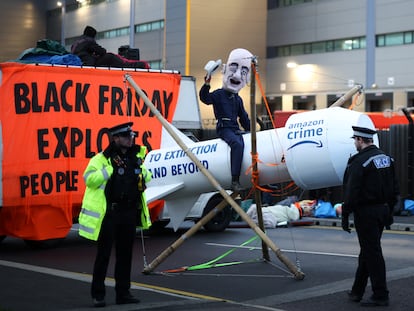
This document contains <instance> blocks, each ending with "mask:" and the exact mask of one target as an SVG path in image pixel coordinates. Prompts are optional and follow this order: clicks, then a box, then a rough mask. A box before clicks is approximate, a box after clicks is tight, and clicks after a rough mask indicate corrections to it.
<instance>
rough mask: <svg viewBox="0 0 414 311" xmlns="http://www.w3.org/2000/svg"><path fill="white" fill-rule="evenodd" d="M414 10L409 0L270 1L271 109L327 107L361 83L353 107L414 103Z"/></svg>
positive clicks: (393, 106) (396, 107)
mask: <svg viewBox="0 0 414 311" xmlns="http://www.w3.org/2000/svg"><path fill="white" fill-rule="evenodd" d="M413 10H414V2H413V1H410V0H398V1H397V0H366V1H360V0H302V1H300V0H297V1H293V0H280V1H277V0H269V1H268V16H267V40H266V42H267V77H266V78H267V98H268V100H269V102H270V103H271V105H272V107H273V109H278V110H292V109H319V108H325V107H328V106H330V105H331V104H332V103H333V102H335V101H336V100H337V98H338V97H339V96H341V95H342V94H344V93H345V92H347V91H348V90H349V89H350V88H352V86H354V85H355V84H362V85H363V87H364V89H365V98H364V100H363V101H361V102H360V103H359V105H357V106H355V110H359V111H386V110H388V111H389V110H392V111H398V110H399V109H400V108H402V107H412V106H413V102H414V92H413V91H414V76H413V75H412V68H413V67H414V57H413V56H414V26H413V23H412V18H411V16H410V12H412V11H413ZM287 64H289V66H288V65H287ZM348 104H349V103H348Z"/></svg>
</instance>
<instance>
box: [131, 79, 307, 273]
mask: <svg viewBox="0 0 414 311" xmlns="http://www.w3.org/2000/svg"><path fill="white" fill-rule="evenodd" d="M125 80H126V81H128V82H129V83H130V84H131V86H132V87H133V88H134V89H135V91H136V92H137V93H138V95H139V96H140V97H141V98H142V99H143V100H144V103H145V104H146V105H147V106H148V108H149V109H150V110H151V112H152V113H153V114H154V116H155V117H156V118H157V119H158V120H159V121H160V122H161V124H162V126H163V127H164V128H165V130H166V131H167V132H168V133H169V134H170V135H171V137H172V138H173V139H174V140H175V141H176V143H177V144H178V145H179V146H180V147H181V149H182V150H183V151H184V152H185V153H186V154H187V156H188V157H189V158H190V159H191V160H192V161H193V162H194V164H195V165H197V167H198V169H199V170H200V171H201V172H202V173H203V174H204V176H206V177H207V179H208V180H209V182H210V183H211V184H212V185H213V186H214V188H215V189H217V191H218V192H219V193H220V194H221V195H222V196H223V198H224V199H225V200H226V201H227V202H228V203H229V204H230V205H231V207H232V208H234V210H235V211H236V212H237V213H238V214H239V215H240V217H241V218H242V219H243V220H244V221H245V222H246V223H247V224H248V225H249V226H250V227H251V228H252V229H253V231H255V232H256V234H257V235H258V236H259V237H260V238H261V239H262V241H264V242H265V243H266V245H267V246H268V247H270V248H271V249H272V250H273V252H274V253H275V254H276V256H277V258H279V260H280V261H281V262H282V263H283V264H284V265H285V266H286V267H287V268H288V269H289V270H290V271H291V272H292V274H293V275H294V277H295V279H296V280H303V278H304V277H305V274H304V273H303V272H302V271H299V269H298V268H297V267H296V266H295V265H294V264H293V263H292V262H290V261H289V259H288V258H287V257H286V256H285V255H284V254H283V253H282V251H281V250H280V248H279V247H277V246H276V245H275V244H274V243H273V242H272V240H270V239H269V237H267V236H266V234H265V233H264V232H263V231H262V230H261V229H260V228H259V227H258V226H257V225H256V223H255V222H254V221H253V220H252V219H251V218H250V217H249V216H248V215H247V214H246V213H245V212H244V211H243V209H242V208H241V207H240V206H239V205H238V204H237V203H236V202H235V201H234V200H233V199H232V197H231V196H230V195H229V194H228V193H227V191H226V190H225V189H223V187H221V185H220V184H219V183H218V181H217V180H216V179H215V178H214V177H213V176H212V175H211V173H210V172H209V171H208V170H207V169H206V168H205V167H204V165H202V163H201V162H200V160H199V159H198V158H197V157H196V156H195V155H194V153H192V152H191V150H190V149H189V148H188V147H187V146H186V145H185V143H184V142H183V141H182V140H181V139H180V137H178V135H176V133H175V132H174V130H173V129H172V127H171V125H170V124H169V123H168V122H167V120H165V119H164V117H163V116H162V115H161V113H160V112H159V111H158V110H157V108H156V107H155V106H154V104H153V103H152V102H151V101H150V100H149V99H148V97H147V96H146V95H145V93H144V92H143V91H142V90H141V88H140V87H139V86H138V85H137V84H136V83H135V81H134V80H133V79H132V77H131V75H129V74H125ZM148 272H150V271H149V270H148Z"/></svg>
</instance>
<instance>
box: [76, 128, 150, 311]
mask: <svg viewBox="0 0 414 311" xmlns="http://www.w3.org/2000/svg"><path fill="white" fill-rule="evenodd" d="M132 124H133V123H132V122H128V123H124V124H120V125H117V126H114V127H112V128H110V129H109V132H110V136H111V142H110V144H109V146H108V147H107V148H106V149H105V150H104V151H103V152H100V153H98V154H96V155H95V156H94V157H93V158H92V159H91V160H90V161H89V164H88V166H87V168H86V170H85V172H84V174H83V177H84V180H85V184H86V190H85V194H84V197H83V201H82V210H81V213H80V215H79V234H80V235H81V236H83V237H85V238H88V239H91V240H94V241H97V254H96V259H95V264H94V268H93V279H92V286H91V295H92V299H93V304H94V306H95V307H104V306H105V304H106V303H105V283H104V282H105V277H106V272H107V268H108V263H109V259H110V255H111V250H112V245H113V244H115V246H116V247H115V250H116V253H115V257H116V262H115V283H116V285H115V291H116V303H117V304H127V303H138V302H139V300H138V299H137V298H135V297H133V296H132V295H131V293H130V291H129V289H130V275H131V264H132V249H133V243H134V239H135V235H136V227H137V226H139V227H141V228H143V229H147V228H149V227H150V226H151V220H150V217H149V211H148V206H147V203H146V200H145V196H144V190H145V183H146V182H148V181H149V180H150V179H151V173H150V172H149V171H147V170H146V168H145V167H144V165H143V161H144V157H145V155H146V147H144V146H138V145H135V144H134V143H133V141H134V136H135V135H134V132H133V131H132V128H131V126H132Z"/></svg>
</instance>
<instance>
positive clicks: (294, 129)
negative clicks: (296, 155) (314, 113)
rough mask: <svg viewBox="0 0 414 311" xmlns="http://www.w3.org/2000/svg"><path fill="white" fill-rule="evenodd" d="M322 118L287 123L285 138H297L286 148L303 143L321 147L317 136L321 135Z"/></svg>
mask: <svg viewBox="0 0 414 311" xmlns="http://www.w3.org/2000/svg"><path fill="white" fill-rule="evenodd" d="M323 124H324V120H322V119H321V120H311V121H304V122H298V123H293V124H289V126H288V132H287V138H288V139H289V140H299V141H298V142H296V143H294V144H293V145H292V146H290V147H289V148H288V149H287V150H290V149H292V148H294V147H296V146H299V145H303V144H313V145H315V147H317V148H322V147H323V144H322V141H321V140H320V139H318V136H319V137H320V136H322V135H323Z"/></svg>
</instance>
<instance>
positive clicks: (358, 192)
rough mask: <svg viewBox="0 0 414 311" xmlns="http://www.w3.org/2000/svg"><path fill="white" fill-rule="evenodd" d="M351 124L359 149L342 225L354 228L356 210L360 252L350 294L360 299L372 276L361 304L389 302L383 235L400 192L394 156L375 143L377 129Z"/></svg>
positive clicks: (350, 168)
mask: <svg viewBox="0 0 414 311" xmlns="http://www.w3.org/2000/svg"><path fill="white" fill-rule="evenodd" d="M352 128H353V130H354V135H353V136H352V138H353V139H354V143H355V147H356V149H357V151H358V153H357V154H355V155H354V156H352V157H351V158H350V159H349V160H348V164H347V167H346V170H345V174H344V184H343V191H344V204H343V206H342V228H343V230H345V231H347V232H351V229H350V227H349V221H348V217H349V214H350V213H353V214H354V224H355V229H356V232H357V235H358V241H359V245H360V253H359V258H358V268H357V270H356V273H355V280H354V284H353V286H352V290H351V291H350V292H349V293H348V297H349V299H350V300H351V301H355V302H360V301H361V300H362V297H363V295H364V292H365V287H366V286H367V283H368V279H370V281H371V287H372V291H373V294H372V295H371V296H370V297H369V298H368V299H365V300H362V301H361V305H363V306H387V305H388V304H389V298H388V289H387V283H386V272H385V261H384V257H383V255H382V248H381V236H382V232H383V230H384V227H385V226H390V225H391V224H392V213H393V207H394V205H395V204H396V203H397V200H398V195H399V190H398V183H397V180H396V177H395V173H394V163H393V159H392V158H391V157H390V156H388V155H387V154H385V153H384V152H383V151H381V150H380V149H379V148H378V147H377V146H376V145H374V143H373V137H374V135H375V134H376V131H375V130H373V129H370V128H365V127H358V126H353V127H352Z"/></svg>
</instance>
